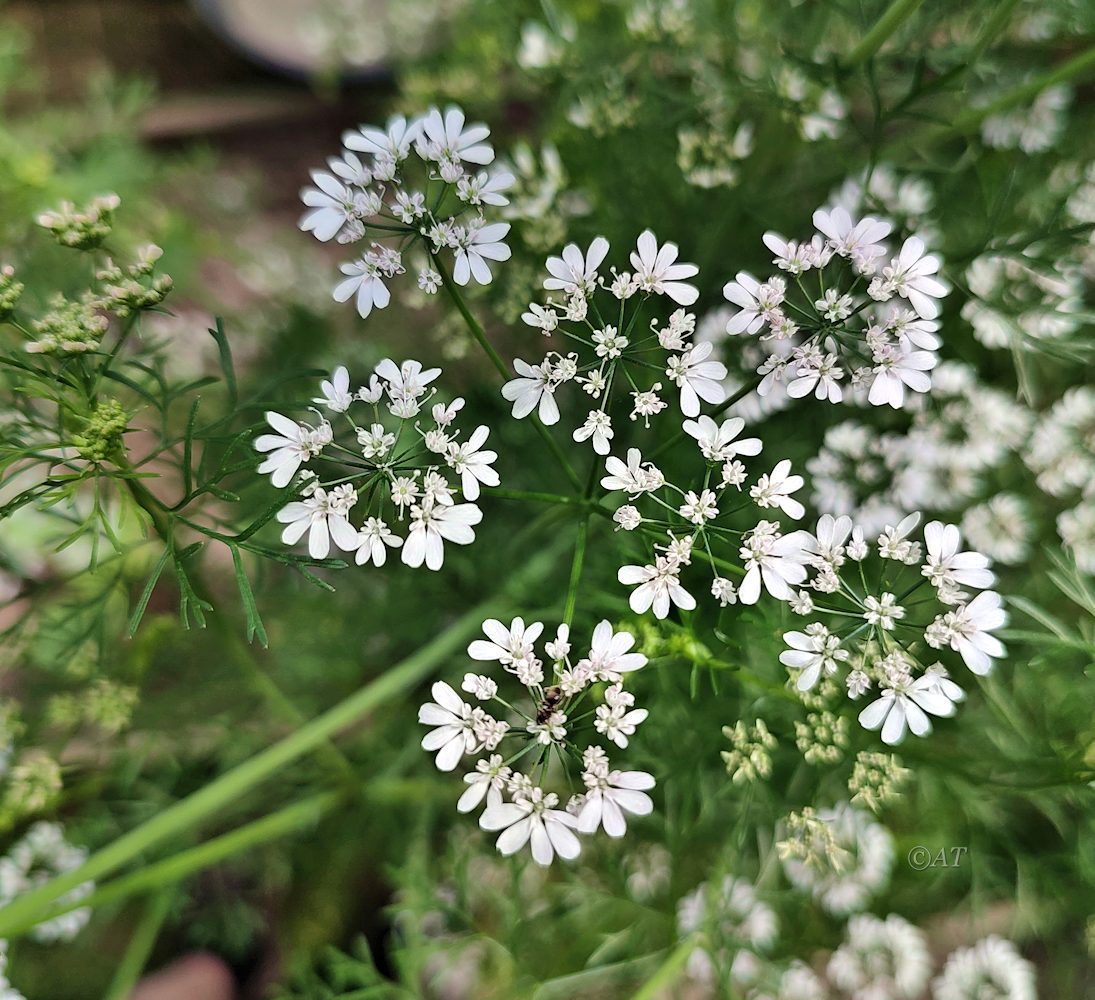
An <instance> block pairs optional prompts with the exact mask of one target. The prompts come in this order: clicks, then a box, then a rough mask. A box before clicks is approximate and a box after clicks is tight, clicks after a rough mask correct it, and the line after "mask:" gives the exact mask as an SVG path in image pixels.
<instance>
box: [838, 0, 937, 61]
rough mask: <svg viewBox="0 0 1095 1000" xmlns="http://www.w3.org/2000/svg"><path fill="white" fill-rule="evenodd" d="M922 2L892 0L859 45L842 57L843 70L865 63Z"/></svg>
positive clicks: (921, 0)
mask: <svg viewBox="0 0 1095 1000" xmlns="http://www.w3.org/2000/svg"><path fill="white" fill-rule="evenodd" d="M922 2H923V0H893V3H891V4H890V6H889V7H887V8H886V10H885V11H883V13H882V16H881V17H880V18H879V19H878V20H877V21H876V22H875V25H874V27H873V28H871V30H870V31H868V32H867V34H865V35H864V36H863V37H862V38H861V39H860V41H859V44H858V45H857V46H855V48H853V49H852V51H851V52H849V53H848V54H847V56H845V57H844V61H843V63H842V64H841V65H842V66H843V67H844V68H845V69H852V68H854V67H856V66H859V65H860V64H861V63H865V62H866V61H867V60H868V59H870V58H871V56H873V55H874V54H875V53H876V52H877V51H878V50H879V49H880V48H882V46H883V45H884V44H885V42H886V39H887V38H889V37H890V36H891V35H892V34H893V33H894V32H895V31H897V29H898V28H899V27H901V23H902V22H903V21H905V20H906V19H907V18H909V17H910V16H911V15H912V14H913V12H914V11H915V10H916V8H917V7H919V6H920V4H921V3H922Z"/></svg>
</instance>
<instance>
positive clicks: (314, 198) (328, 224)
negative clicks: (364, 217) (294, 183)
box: [300, 170, 357, 243]
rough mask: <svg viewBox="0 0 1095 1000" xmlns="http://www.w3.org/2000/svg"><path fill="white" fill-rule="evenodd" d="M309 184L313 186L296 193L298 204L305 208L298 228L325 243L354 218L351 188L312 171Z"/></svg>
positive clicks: (337, 180) (354, 208)
mask: <svg viewBox="0 0 1095 1000" xmlns="http://www.w3.org/2000/svg"><path fill="white" fill-rule="evenodd" d="M312 180H313V181H314V182H315V185H316V186H315V187H314V188H304V189H303V190H302V191H301V193H300V197H301V201H303V202H304V204H305V205H307V206H308V208H309V211H307V212H305V213H304V216H303V218H302V219H301V220H300V228H301V230H302V231H303V232H306V233H312V235H314V236H315V238H316V239H317V240H321V241H322V242H324V243H326V242H327V241H328V240H332V239H334V237H335V236H336V235H337V234H338V232H339V231H340V230H341V229H342V227H343V226H344V225H345V224H346V223H347V222H349V221H350V220H351V219H353V218H356V215H357V211H356V206H355V195H354V191H353V189H352V188H349V187H347V186H346V185H345V184H343V183H342V182H341V181H340V180H339V179H338V178H337V177H332V176H331V175H330V174H328V173H324V172H323V171H320V170H313V171H312Z"/></svg>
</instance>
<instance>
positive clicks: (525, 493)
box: [490, 486, 593, 508]
mask: <svg viewBox="0 0 1095 1000" xmlns="http://www.w3.org/2000/svg"><path fill="white" fill-rule="evenodd" d="M490 495H491V496H492V497H500V498H501V499H503V500H526V501H528V502H530V503H551V504H558V505H559V506H566V507H584V508H588V507H591V506H593V505H592V503H591V502H590V501H589V500H586V499H585V498H584V497H568V496H564V495H563V494H562V493H543V492H539V491H536V490H511V489H506V488H505V487H504V486H492V487H491V491H490Z"/></svg>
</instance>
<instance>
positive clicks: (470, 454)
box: [445, 424, 499, 500]
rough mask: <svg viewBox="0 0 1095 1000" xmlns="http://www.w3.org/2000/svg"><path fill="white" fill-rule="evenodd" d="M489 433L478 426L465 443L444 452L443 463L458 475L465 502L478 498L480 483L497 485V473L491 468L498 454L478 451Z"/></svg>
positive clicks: (454, 445) (452, 445) (451, 446)
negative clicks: (447, 464)
mask: <svg viewBox="0 0 1095 1000" xmlns="http://www.w3.org/2000/svg"><path fill="white" fill-rule="evenodd" d="M489 433H490V431H489V430H488V429H487V428H486V427H485V426H483V425H482V424H480V426H478V427H477V428H476V429H475V431H474V432H473V433H472V435H471V437H470V438H468V440H467V441H465V442H464V443H463V444H450V445H449V447H448V451H447V452H446V455H445V461H446V462H448V463H449V465H450V466H451V467H452V469H453V470H454V471H455V472H456V473H458V474H459V476H460V484H461V488H462V489H463V491H464V499H465V500H477V499H478V498H479V484H480V483H482V484H483V485H484V486H497V485H498V483H499V479H498V473H497V472H495V471H494V469H492V468H491V465H492V464H493V463H494V462H495V460H496V459H497V458H498V453H497V452H494V451H481V450H480V448H481V447H482V445H483V442H484V441H486V440H487V435H488V434H489Z"/></svg>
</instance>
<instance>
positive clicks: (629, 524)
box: [612, 503, 643, 531]
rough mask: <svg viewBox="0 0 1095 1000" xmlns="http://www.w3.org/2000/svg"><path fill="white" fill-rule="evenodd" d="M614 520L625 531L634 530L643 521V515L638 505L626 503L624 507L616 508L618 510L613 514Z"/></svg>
mask: <svg viewBox="0 0 1095 1000" xmlns="http://www.w3.org/2000/svg"><path fill="white" fill-rule="evenodd" d="M612 520H613V521H615V522H616V523H617V524H618V525H619V526H620V527H621V528H623V530H624V531H634V530H635V529H636V528H637V527H638V526H639V525H640V524H642V523H643V515H642V514H641V513H640V512H639V508H638V507H633V506H632V505H631V504H629V503H625V504H624V505H623V506H622V507H618V508H617V509H616V512H615V513H614V514H613V515H612Z"/></svg>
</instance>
